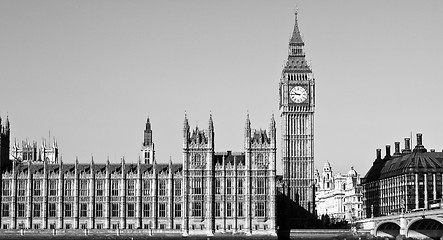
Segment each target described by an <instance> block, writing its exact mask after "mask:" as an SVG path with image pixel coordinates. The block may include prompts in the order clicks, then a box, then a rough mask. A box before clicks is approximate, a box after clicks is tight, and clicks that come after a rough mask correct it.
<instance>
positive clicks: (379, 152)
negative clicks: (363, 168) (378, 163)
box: [376, 148, 381, 160]
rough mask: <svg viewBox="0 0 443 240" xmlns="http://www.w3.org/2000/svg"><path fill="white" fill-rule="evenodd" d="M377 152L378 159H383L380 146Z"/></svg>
mask: <svg viewBox="0 0 443 240" xmlns="http://www.w3.org/2000/svg"><path fill="white" fill-rule="evenodd" d="M376 152H377V160H378V159H381V149H380V148H378V149H377V150H376Z"/></svg>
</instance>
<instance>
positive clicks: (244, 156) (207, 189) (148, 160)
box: [0, 13, 315, 235]
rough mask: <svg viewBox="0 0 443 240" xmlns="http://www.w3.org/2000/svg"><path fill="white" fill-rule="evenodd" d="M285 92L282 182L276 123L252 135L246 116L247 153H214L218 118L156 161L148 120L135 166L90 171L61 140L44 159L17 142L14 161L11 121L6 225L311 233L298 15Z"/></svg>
mask: <svg viewBox="0 0 443 240" xmlns="http://www.w3.org/2000/svg"><path fill="white" fill-rule="evenodd" d="M279 86H280V88H279V94H280V98H279V101H280V102H279V103H280V105H279V107H280V115H281V125H282V134H281V143H282V150H281V151H282V165H283V176H276V151H277V147H276V124H275V120H274V116H272V117H271V120H270V124H269V128H268V129H267V130H261V129H252V128H251V122H250V119H249V115H248V116H247V118H246V124H245V128H244V151H243V152H231V151H225V152H216V151H215V145H214V139H215V130H214V124H213V120H212V116H210V117H209V122H208V127H207V128H205V129H201V128H199V127H198V126H195V127H194V128H191V127H190V125H189V124H188V118H187V116H185V119H184V124H183V159H182V161H181V163H172V161H171V160H170V162H169V163H168V164H160V163H158V162H157V159H156V158H155V150H154V142H153V138H152V126H151V123H150V120H149V118H148V120H147V122H146V126H145V130H144V137H143V143H142V146H141V151H140V157H139V160H138V161H136V163H126V161H125V160H124V159H122V160H121V162H120V163H110V162H109V160H107V161H106V163H95V162H94V161H93V160H91V162H90V163H89V164H80V163H79V162H78V160H75V163H69V164H68V163H64V162H63V161H62V160H61V159H59V158H58V147H57V146H56V143H55V141H54V144H55V145H53V146H52V148H51V147H49V145H50V144H48V146H47V145H46V144H45V143H44V144H43V146H42V147H41V149H40V151H39V152H38V153H37V151H38V150H37V145H36V144H28V143H27V142H25V143H23V144H22V145H21V146H19V145H18V144H15V145H14V147H13V152H12V153H11V156H12V157H11V159H9V121H7V131H6V130H2V135H1V137H2V138H1V139H2V141H1V149H2V155H1V156H2V157H1V163H2V164H1V166H2V169H1V183H2V185H1V186H2V189H1V194H0V205H1V209H0V211H1V216H0V227H1V228H2V229H19V228H26V229H71V228H73V229H156V230H163V229H164V230H165V231H166V230H169V231H177V232H181V233H182V234H183V235H188V234H202V233H203V234H207V235H212V234H213V233H214V232H232V233H238V232H241V233H246V234H255V233H266V234H275V233H276V229H277V224H278V225H279V227H280V228H293V227H294V226H305V227H306V226H308V225H309V224H307V223H309V222H310V220H312V219H311V218H310V217H312V216H313V215H314V213H315V203H314V200H315V198H314V188H315V183H314V106H315V89H314V86H315V83H314V76H313V74H312V71H311V68H310V66H309V64H308V63H307V61H306V59H305V53H304V42H303V40H302V39H301V34H300V31H299V29H298V23H297V13H296V14H295V25H294V30H293V34H292V38H291V39H290V42H289V53H288V59H287V61H286V65H285V67H284V68H283V71H282V75H281V79H280V83H279ZM2 129H3V128H2ZM5 129H6V128H5ZM6 132H7V133H6ZM3 153H5V154H6V157H4V156H3ZM277 185H278V188H277ZM277 196H278V198H277ZM277 205H278V209H277ZM277 212H278V214H277ZM294 222H295V223H297V224H295V225H294V224H292V223H294Z"/></svg>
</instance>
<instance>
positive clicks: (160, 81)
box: [0, 0, 443, 175]
mask: <svg viewBox="0 0 443 240" xmlns="http://www.w3.org/2000/svg"><path fill="white" fill-rule="evenodd" d="M296 6H298V9H299V21H298V22H299V26H300V30H301V32H302V34H303V38H304V41H305V44H306V48H305V49H306V54H307V59H308V60H311V61H312V68H313V72H314V74H315V78H316V90H317V92H316V97H317V98H316V104H317V105H316V114H315V165H316V167H317V168H319V169H321V168H322V166H323V165H324V163H325V162H326V161H329V162H330V163H331V164H332V168H333V170H334V171H335V172H347V171H348V169H349V168H350V166H351V165H354V166H355V169H356V170H357V171H358V172H359V173H361V174H362V175H364V174H365V173H366V172H367V170H368V169H369V168H370V166H371V165H372V162H373V160H374V158H375V149H376V148H382V149H384V146H385V145H386V144H391V145H393V142H394V141H400V142H401V146H402V148H403V147H404V140H403V139H404V138H405V137H409V136H410V134H411V132H412V133H413V134H414V135H415V133H416V132H422V133H423V141H424V145H425V147H427V148H428V149H431V148H435V149H436V150H437V151H442V149H443V138H442V134H443V112H442V111H443V110H442V103H443V94H442V92H443V71H442V69H443V27H442V23H443V14H442V12H443V2H442V1H297V2H295V1H257V0H253V1H252V0H251V1H206V0H204V1H203V0H202V1H16V0H14V1H5V0H2V1H0V34H1V37H0V116H2V117H3V119H4V118H5V117H6V115H7V114H8V115H9V118H10V120H11V125H12V139H14V138H16V139H17V140H19V141H21V140H24V139H26V138H27V139H29V140H35V141H38V142H39V143H41V139H42V138H48V136H49V132H50V134H51V137H53V136H55V137H56V138H57V140H58V143H59V148H60V152H61V154H62V156H63V161H64V162H73V161H74V160H75V157H76V156H78V158H79V161H80V162H89V161H90V159H91V156H94V161H96V162H105V161H106V158H107V156H109V158H110V161H111V162H119V161H120V158H121V157H122V156H125V159H126V161H127V162H136V161H137V159H138V154H139V152H140V146H141V142H142V140H143V130H144V125H145V122H146V118H147V116H149V117H150V118H151V123H152V127H153V139H154V142H155V145H156V156H157V161H158V162H163V163H166V162H167V161H168V160H169V157H170V156H171V158H172V160H173V162H177V163H180V162H181V161H182V127H183V118H184V113H185V111H186V112H187V115H188V118H189V122H190V124H191V127H195V125H196V124H198V125H199V127H200V128H206V127H207V125H208V118H209V114H210V113H212V115H213V119H214V127H215V132H216V135H215V143H216V151H226V150H233V151H243V134H244V124H245V118H246V114H247V112H248V111H249V114H250V118H251V123H252V127H253V128H268V126H269V121H270V117H271V114H272V113H274V114H275V116H276V121H277V124H278V125H280V117H279V116H280V114H279V109H278V83H279V80H280V74H281V70H282V65H283V63H284V61H285V60H286V58H287V48H288V41H289V38H290V35H291V32H292V28H293V24H294V9H295V7H296ZM279 130H280V127H279V126H278V134H279ZM279 137H280V135H278V142H279V145H278V146H280V139H279ZM413 144H415V137H414V140H413ZM383 154H384V150H383ZM280 155H281V154H280V149H279V150H278V163H277V168H278V169H279V173H281V160H280Z"/></svg>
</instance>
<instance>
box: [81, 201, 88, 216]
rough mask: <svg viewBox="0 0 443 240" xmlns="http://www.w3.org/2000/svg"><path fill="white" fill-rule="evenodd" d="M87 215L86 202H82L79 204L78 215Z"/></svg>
mask: <svg viewBox="0 0 443 240" xmlns="http://www.w3.org/2000/svg"><path fill="white" fill-rule="evenodd" d="M87 216H88V204H87V203H82V204H80V217H87Z"/></svg>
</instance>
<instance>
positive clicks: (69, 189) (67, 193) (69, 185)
mask: <svg viewBox="0 0 443 240" xmlns="http://www.w3.org/2000/svg"><path fill="white" fill-rule="evenodd" d="M72 185H74V184H73V180H71V179H67V180H65V197H67V196H72Z"/></svg>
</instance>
